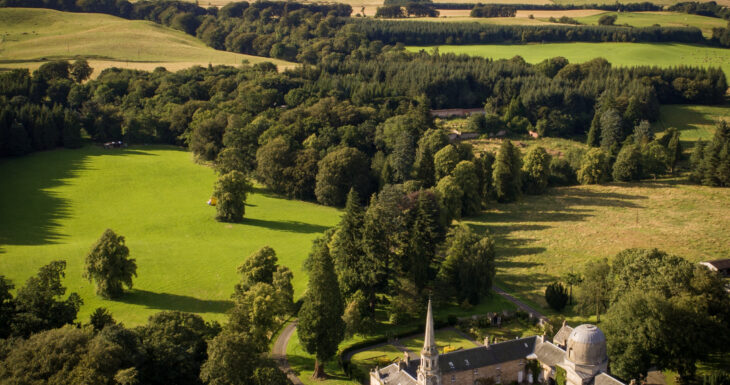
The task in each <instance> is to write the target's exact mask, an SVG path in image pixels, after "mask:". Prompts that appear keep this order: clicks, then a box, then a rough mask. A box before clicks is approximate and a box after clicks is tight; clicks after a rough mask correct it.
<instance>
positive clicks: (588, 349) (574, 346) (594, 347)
mask: <svg viewBox="0 0 730 385" xmlns="http://www.w3.org/2000/svg"><path fill="white" fill-rule="evenodd" d="M567 352H568V359H569V360H571V361H573V362H575V363H576V364H579V365H599V364H602V363H604V362H606V360H608V356H607V355H606V336H605V335H604V334H603V332H602V331H601V329H599V328H598V327H597V326H596V325H590V324H583V325H580V326H578V327H577V328H575V329H573V332H572V333H570V336H569V337H568V343H567Z"/></svg>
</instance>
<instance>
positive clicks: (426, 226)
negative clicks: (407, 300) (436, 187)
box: [407, 192, 439, 292]
mask: <svg viewBox="0 0 730 385" xmlns="http://www.w3.org/2000/svg"><path fill="white" fill-rule="evenodd" d="M429 206H430V200H429V199H428V197H427V196H426V194H425V193H423V192H422V193H420V194H419V195H418V199H417V201H416V207H414V210H415V215H414V218H413V223H412V225H411V228H410V237H409V239H408V247H407V253H408V255H409V257H410V258H409V259H410V267H411V279H412V280H413V283H414V284H415V285H416V289H417V290H418V291H419V292H421V291H422V290H423V289H424V288H425V287H426V284H427V283H428V282H429V281H430V280H431V278H433V277H432V275H433V271H432V263H433V260H434V256H435V255H436V250H437V249H438V242H439V234H438V224H437V223H436V222H435V221H434V218H433V215H432V213H431V212H429V211H431V210H430V209H431V208H430V207H429Z"/></svg>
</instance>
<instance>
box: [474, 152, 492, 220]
mask: <svg viewBox="0 0 730 385" xmlns="http://www.w3.org/2000/svg"><path fill="white" fill-rule="evenodd" d="M494 160H495V158H494V154H493V153H491V152H483V153H481V154H480V156H479V157H477V158H475V159H474V164H475V165H476V167H477V176H478V177H479V195H480V196H481V198H482V208H486V207H487V202H489V201H490V200H492V199H494V183H493V181H492V166H493V165H494Z"/></svg>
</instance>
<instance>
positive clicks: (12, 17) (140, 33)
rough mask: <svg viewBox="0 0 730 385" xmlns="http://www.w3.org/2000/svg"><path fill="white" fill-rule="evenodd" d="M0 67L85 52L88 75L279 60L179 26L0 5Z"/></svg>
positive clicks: (34, 63)
mask: <svg viewBox="0 0 730 385" xmlns="http://www.w3.org/2000/svg"><path fill="white" fill-rule="evenodd" d="M0 25H2V29H0V33H1V34H2V36H1V38H2V40H1V42H0V51H1V52H2V55H1V56H0V67H5V68H19V67H20V68H23V67H28V68H31V69H34V68H37V67H38V66H40V65H41V64H43V62H45V61H47V60H52V59H73V58H75V57H77V56H78V57H85V58H87V59H89V60H90V65H91V66H92V67H93V68H94V69H95V71H94V76H95V75H98V74H99V73H100V72H101V70H102V69H104V68H108V67H121V68H135V69H142V70H152V69H154V68H155V67H159V66H162V67H166V68H167V69H168V70H171V71H173V70H178V69H182V68H187V67H191V66H193V65H202V66H207V65H208V64H209V63H210V64H213V65H217V64H226V65H232V66H238V65H241V63H242V62H243V61H244V60H247V61H249V62H250V63H251V64H255V63H259V62H264V61H269V62H272V63H274V64H277V65H278V66H279V67H280V68H282V69H283V68H288V67H291V66H294V63H290V62H286V61H283V60H277V59H270V58H263V57H258V56H251V55H242V54H237V53H233V52H226V51H219V50H215V49H213V48H210V47H208V46H206V45H205V43H203V42H202V41H200V40H198V39H197V38H195V37H193V36H190V35H188V34H186V33H184V32H182V31H178V30H175V29H172V28H168V27H165V26H162V25H159V24H156V23H153V22H151V21H143V20H126V19H122V18H119V17H115V16H110V15H104V14H99V13H70V12H59V11H54V10H50V9H31V8H2V9H0Z"/></svg>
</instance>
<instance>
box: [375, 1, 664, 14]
mask: <svg viewBox="0 0 730 385" xmlns="http://www.w3.org/2000/svg"><path fill="white" fill-rule="evenodd" d="M387 3H388V2H387V1H386V4H387ZM432 4H433V6H434V8H436V9H465V10H469V9H473V8H475V7H481V6H484V4H481V3H438V2H435V3H432ZM489 5H493V6H497V7H502V6H504V7H513V8H515V9H517V10H520V11H565V10H573V9H600V10H604V11H615V12H648V11H661V10H662V9H663V7H662V6H661V5H657V4H654V3H650V2H641V3H618V2H617V3H603V4H511V3H510V4H499V3H489Z"/></svg>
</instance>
